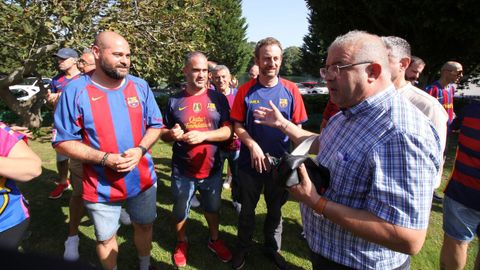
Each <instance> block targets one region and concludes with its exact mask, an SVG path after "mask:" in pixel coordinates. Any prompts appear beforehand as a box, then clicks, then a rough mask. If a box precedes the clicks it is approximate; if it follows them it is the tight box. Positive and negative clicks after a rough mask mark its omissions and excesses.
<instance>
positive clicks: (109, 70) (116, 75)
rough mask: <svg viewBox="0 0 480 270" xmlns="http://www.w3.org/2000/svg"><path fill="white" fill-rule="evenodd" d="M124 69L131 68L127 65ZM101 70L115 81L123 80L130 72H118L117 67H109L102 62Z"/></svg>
mask: <svg viewBox="0 0 480 270" xmlns="http://www.w3.org/2000/svg"><path fill="white" fill-rule="evenodd" d="M122 67H126V68H130V67H128V66H127V65H124V66H122ZM100 68H101V69H102V70H103V72H105V74H106V75H107V76H108V77H110V78H112V79H114V80H121V79H123V78H125V77H126V76H127V75H128V70H127V71H126V72H120V71H119V70H117V68H116V67H110V66H107V64H105V62H104V61H101V62H100Z"/></svg>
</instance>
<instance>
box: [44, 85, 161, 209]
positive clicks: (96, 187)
mask: <svg viewBox="0 0 480 270" xmlns="http://www.w3.org/2000/svg"><path fill="white" fill-rule="evenodd" d="M67 90H68V91H67ZM54 118H55V123H54V127H55V131H56V132H54V138H53V141H52V142H53V145H54V146H55V145H57V144H58V143H61V142H63V141H70V140H77V141H82V142H83V143H84V144H86V145H88V146H90V147H92V148H94V149H97V150H100V151H104V152H111V153H123V152H124V151H126V150H127V149H130V148H134V147H137V146H138V145H139V143H140V141H141V140H142V138H143V136H144V134H145V132H146V129H147V128H162V127H163V123H162V115H161V113H160V110H159V108H158V105H157V103H156V102H155V99H154V97H153V93H152V91H151V90H150V87H149V86H148V84H147V82H145V81H144V80H142V79H140V78H137V77H134V76H131V75H128V76H127V77H126V78H125V80H124V83H123V84H122V86H120V87H119V88H117V89H105V88H102V87H101V86H99V85H97V84H95V83H93V82H92V81H91V78H90V76H81V77H80V78H78V79H77V80H75V81H73V82H71V83H70V84H68V85H67V87H66V88H65V91H64V93H63V94H62V96H61V99H60V102H59V104H58V106H57V110H56V111H55V117H54ZM83 173H84V179H83V199H84V200H86V201H89V202H115V201H123V200H125V199H127V198H130V197H134V196H136V195H138V194H139V193H140V192H142V191H145V190H146V189H148V188H149V187H151V186H152V185H153V184H155V182H156V180H157V176H156V174H155V170H154V165H153V161H152V157H151V155H150V153H146V154H145V155H144V156H143V157H142V158H141V160H140V162H139V163H138V165H137V167H136V168H135V169H134V170H132V171H130V172H125V173H120V172H115V171H114V170H112V169H110V168H108V167H103V166H100V165H99V164H89V163H84V164H83Z"/></svg>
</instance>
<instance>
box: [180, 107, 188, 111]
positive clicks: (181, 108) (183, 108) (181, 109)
mask: <svg viewBox="0 0 480 270" xmlns="http://www.w3.org/2000/svg"><path fill="white" fill-rule="evenodd" d="M186 108H188V106H185V107H178V110H179V111H183V110H185V109H186Z"/></svg>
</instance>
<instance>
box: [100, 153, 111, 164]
mask: <svg viewBox="0 0 480 270" xmlns="http://www.w3.org/2000/svg"><path fill="white" fill-rule="evenodd" d="M109 155H110V153H109V152H106V153H105V155H103V158H102V161H100V165H102V166H103V167H105V163H107V158H108V156H109Z"/></svg>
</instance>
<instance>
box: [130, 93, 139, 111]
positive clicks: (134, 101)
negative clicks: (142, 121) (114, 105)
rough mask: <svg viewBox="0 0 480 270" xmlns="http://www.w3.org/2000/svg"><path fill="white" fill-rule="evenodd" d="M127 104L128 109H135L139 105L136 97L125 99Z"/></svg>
mask: <svg viewBox="0 0 480 270" xmlns="http://www.w3.org/2000/svg"><path fill="white" fill-rule="evenodd" d="M127 104H128V107H130V108H136V107H138V105H140V102H139V101H138V98H137V97H135V96H134V97H127Z"/></svg>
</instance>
